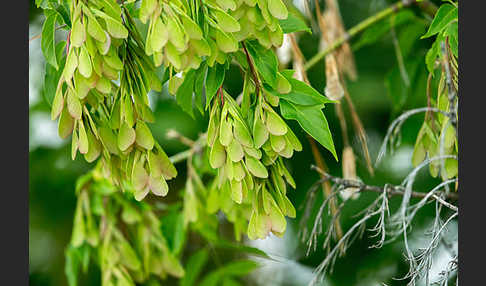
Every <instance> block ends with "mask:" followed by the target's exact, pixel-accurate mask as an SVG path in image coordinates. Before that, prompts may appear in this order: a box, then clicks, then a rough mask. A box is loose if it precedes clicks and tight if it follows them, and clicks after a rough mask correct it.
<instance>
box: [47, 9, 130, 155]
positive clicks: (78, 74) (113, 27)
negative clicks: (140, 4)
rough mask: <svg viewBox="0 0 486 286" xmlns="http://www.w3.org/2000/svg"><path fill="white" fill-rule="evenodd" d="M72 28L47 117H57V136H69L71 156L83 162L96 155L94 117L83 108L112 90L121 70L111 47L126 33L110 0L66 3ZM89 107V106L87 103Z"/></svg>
mask: <svg viewBox="0 0 486 286" xmlns="http://www.w3.org/2000/svg"><path fill="white" fill-rule="evenodd" d="M71 15H72V18H71V22H72V29H71V32H70V36H69V38H68V42H67V58H66V64H65V66H64V70H63V72H62V76H61V78H60V80H59V83H58V86H57V90H56V94H55V96H54V100H53V103H52V109H51V118H52V119H56V118H57V117H59V116H60V119H59V135H60V137H61V138H66V137H68V136H69V135H70V134H71V133H72V134H73V136H72V149H73V152H72V153H73V158H74V157H75V154H76V153H77V150H79V152H80V153H82V154H83V155H84V157H85V159H86V161H88V162H92V161H94V160H95V159H96V158H98V156H99V155H100V153H101V150H102V146H101V144H100V142H99V138H98V132H97V128H96V124H95V122H94V118H92V117H91V115H90V113H89V111H88V109H87V107H88V106H92V107H94V108H97V107H98V106H99V105H100V103H101V102H103V100H104V99H105V98H106V97H108V96H109V94H110V92H111V91H112V89H113V88H114V87H113V83H112V82H111V80H117V79H118V74H119V71H120V70H122V69H123V64H122V61H121V60H120V58H119V56H118V52H117V49H118V47H119V46H120V45H121V44H122V39H125V38H127V36H128V31H127V29H126V28H125V27H124V25H123V24H122V23H121V16H120V15H121V10H120V7H119V6H118V5H117V4H116V2H115V1H111V0H105V1H97V2H96V3H92V5H90V6H87V5H86V4H84V3H83V2H82V1H72V2H71ZM87 104H89V105H87Z"/></svg>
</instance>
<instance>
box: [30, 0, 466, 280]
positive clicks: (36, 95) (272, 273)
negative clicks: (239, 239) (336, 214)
mask: <svg viewBox="0 0 486 286" xmlns="http://www.w3.org/2000/svg"><path fill="white" fill-rule="evenodd" d="M311 2H312V1H311ZM294 3H296V6H297V7H303V2H301V1H294ZM390 3H391V1H390V2H387V1H384V0H371V1H369V0H366V1H354V0H341V1H339V4H340V9H341V14H342V17H343V21H344V24H345V26H346V27H347V28H349V27H352V26H353V25H355V24H356V23H358V22H359V21H361V20H363V19H365V18H366V17H368V16H370V15H372V14H374V13H376V12H377V11H379V10H381V9H383V8H384V7H387V6H388V5H390ZM321 5H322V4H321ZM409 11H411V13H412V14H414V15H415V16H416V17H418V18H420V19H422V21H423V23H418V24H417V22H414V21H412V22H410V23H409V24H407V25H402V26H399V27H397V28H396V33H397V38H398V41H399V44H400V47H401V50H402V53H403V56H404V59H405V62H406V63H407V64H406V67H407V71H408V73H409V76H410V82H411V86H410V87H409V88H407V87H406V86H405V84H404V83H403V81H402V80H401V78H400V75H399V73H398V72H397V71H398V70H397V57H396V54H395V51H394V47H393V42H392V37H391V33H390V32H386V33H385V34H384V35H383V37H381V38H380V39H379V40H378V41H376V42H374V43H372V44H370V45H366V46H363V47H361V48H359V49H357V50H356V51H355V53H354V56H355V60H356V66H357V69H358V80H357V81H356V82H348V88H349V92H350V95H351V97H352V99H353V101H354V104H355V106H356V108H357V112H358V114H359V116H360V118H361V120H362V122H363V124H364V127H365V129H366V132H367V135H368V140H369V141H368V143H369V149H370V154H371V157H372V160H373V161H374V160H375V159H376V156H377V153H378V149H379V148H380V145H381V143H382V141H383V138H384V135H385V132H386V130H387V128H388V125H389V124H390V122H391V121H392V120H393V118H395V117H396V116H397V114H399V112H400V110H403V109H410V108H413V107H421V106H425V105H426V99H425V83H426V79H427V74H426V68H425V62H424V61H425V60H424V56H425V52H426V51H427V48H428V47H430V44H431V42H430V41H428V40H420V39H419V38H420V36H421V34H423V33H424V32H425V29H426V26H425V25H426V24H427V20H426V19H425V18H424V17H423V15H422V14H421V13H420V12H419V11H418V10H416V8H413V9H409ZM43 20H44V15H43V13H42V11H41V10H39V9H37V8H36V7H35V4H34V1H33V0H32V1H31V4H30V11H29V38H31V37H33V36H35V35H37V34H39V33H40V31H41V28H42V23H43ZM413 23H415V24H413ZM56 37H57V39H61V38H62V37H65V32H64V31H62V30H60V31H58V34H56ZM359 41H360V37H359V36H358V37H357V38H356V39H353V41H352V43H353V44H356V43H357V42H359ZM299 42H300V47H301V49H302V51H303V53H304V56H305V57H306V58H307V59H309V58H310V57H312V55H313V54H315V53H316V52H317V50H318V46H319V44H318V43H319V37H318V36H317V35H316V34H313V35H310V34H301V35H300V40H299ZM44 68H45V61H44V59H43V56H42V53H41V49H40V39H35V40H32V41H30V42H29V123H30V124H29V154H30V158H29V176H30V180H29V278H30V284H31V285H67V280H66V278H65V275H64V249H65V247H66V245H67V244H68V242H69V240H70V235H71V228H72V222H73V213H74V209H75V202H76V197H75V195H74V183H75V180H76V178H77V177H79V176H80V175H82V174H84V173H85V172H86V171H88V170H89V169H90V168H91V167H92V166H91V165H90V164H88V163H86V162H85V161H84V160H83V159H82V158H81V156H78V157H77V158H76V160H74V161H72V160H71V159H70V157H71V156H70V140H61V139H60V138H59V137H58V135H57V124H56V122H54V121H51V120H50V115H49V106H48V104H47V103H46V101H45V100H44V94H43V81H44ZM324 74H325V73H324V63H323V61H321V62H320V63H318V64H317V65H315V66H314V67H313V68H311V69H310V70H309V74H308V75H309V80H310V82H311V84H312V86H313V87H314V88H316V89H317V90H319V91H321V92H323V90H324V86H325V77H324ZM225 87H226V89H227V90H228V91H229V92H230V93H231V94H232V95H234V96H235V95H237V94H238V93H239V92H240V90H241V88H242V80H241V74H240V72H239V70H238V68H237V67H235V66H233V67H232V69H231V70H230V72H229V75H228V76H227V78H226V80H225ZM151 103H152V106H153V108H154V111H155V114H156V123H155V124H152V125H151V126H150V127H151V129H152V132H153V134H154V136H155V137H156V138H157V140H158V141H159V142H160V143H161V146H162V147H163V148H164V149H165V150H166V152H167V153H168V154H169V155H173V154H175V153H177V152H180V151H182V150H184V149H185V147H184V146H183V145H182V144H180V143H179V142H177V141H176V140H169V139H167V138H165V133H166V131H167V130H168V129H169V128H173V129H175V130H177V131H178V132H180V133H181V134H183V135H185V136H187V137H189V138H193V139H195V138H197V135H198V134H199V133H201V132H204V131H205V128H206V126H207V115H206V116H205V117H199V118H197V119H196V120H192V119H191V118H190V117H189V116H188V115H186V114H185V113H184V112H183V111H182V110H181V109H180V108H179V107H178V106H177V105H176V103H175V100H174V98H173V97H172V96H170V95H168V94H167V91H166V89H164V91H163V92H162V93H161V94H151ZM344 110H345V113H346V114H347V115H348V116H347V122H348V129H349V135H350V138H351V141H352V145H353V149H354V151H355V154H356V156H357V169H358V176H359V177H360V178H361V179H362V180H363V181H364V182H366V183H368V184H374V185H380V186H382V185H384V184H385V183H392V184H400V183H401V181H402V180H403V179H404V177H405V176H406V174H407V173H408V172H409V171H410V170H411V169H412V166H411V161H410V157H411V153H412V150H413V144H414V141H415V138H416V135H417V132H418V130H419V128H420V126H421V123H422V121H423V115H417V116H415V117H412V118H411V119H410V120H409V121H407V123H406V124H405V125H404V126H403V129H402V133H401V134H402V138H401V145H400V147H398V148H397V149H395V152H394V153H393V154H390V153H387V156H386V158H385V160H384V161H383V162H382V163H381V164H380V165H379V166H377V168H376V170H375V176H374V177H370V176H369V174H368V173H367V171H366V168H365V165H364V160H363V156H362V154H361V151H360V150H361V149H360V147H359V143H358V139H357V137H356V135H355V133H354V130H353V128H352V125H351V120H350V117H349V112H348V109H347V106H346V105H344ZM324 113H325V115H326V117H327V120H328V122H329V126H330V128H331V131H332V133H333V137H334V142H335V145H336V150H338V154H340V153H341V151H342V138H341V130H340V128H339V122H338V121H337V117H336V115H335V113H334V108H333V107H332V106H328V107H326V109H324ZM289 124H290V127H291V128H292V129H293V130H294V132H295V133H296V134H297V136H298V137H299V138H300V139H301V142H302V143H303V146H304V150H303V151H302V152H298V153H296V154H294V157H293V158H292V160H291V162H289V163H290V164H289V166H290V171H291V173H292V174H293V176H294V178H295V180H296V183H297V189H296V190H295V191H291V193H290V199H291V201H292V202H293V203H294V205H295V206H296V208H298V207H299V206H300V205H302V204H303V202H304V200H305V194H306V193H307V191H308V189H309V187H310V186H311V185H312V184H313V183H314V182H315V181H316V180H317V179H318V176H317V174H316V173H314V172H312V171H311V170H310V165H311V164H312V163H313V160H312V154H311V152H310V146H309V145H308V142H307V140H306V138H305V134H304V132H303V131H302V130H301V129H300V127H299V126H298V125H297V124H296V122H289ZM321 153H322V154H323V155H324V158H325V161H326V163H327V164H328V166H329V168H330V173H331V174H333V175H336V176H341V166H340V163H338V162H336V161H334V159H333V158H332V156H331V154H330V153H329V152H327V151H326V150H324V148H321ZM339 157H340V155H339ZM176 167H177V168H178V169H181V170H182V171H181V172H180V174H181V175H179V176H178V177H177V179H176V180H175V181H174V182H172V183H171V184H172V185H171V188H172V189H173V186H180V185H182V184H183V182H184V180H185V178H184V173H183V169H184V163H180V164H178V165H177V166H176ZM437 182H438V181H437V180H436V179H433V178H431V177H430V176H429V174H428V171H427V170H424V171H422V172H421V173H420V174H419V177H418V179H417V182H416V183H415V184H414V189H415V190H417V191H427V190H428V189H430V188H431V187H432V186H434V185H435V184H437ZM375 197H376V194H373V193H364V194H362V195H361V196H360V197H359V199H357V200H354V201H350V202H349V203H348V204H347V205H346V207H345V208H344V210H343V214H342V218H341V222H342V225H343V228H344V229H345V230H346V229H347V228H349V227H350V226H351V225H352V224H353V222H354V221H355V219H353V218H352V217H351V216H352V215H354V214H356V213H357V212H359V211H360V210H362V209H363V208H364V207H366V205H367V204H369V203H370V202H371V201H372V200H373V199H374V198H375ZM399 200H400V198H394V199H392V207H393V206H396V205H397V203H399ZM316 201H317V203H316V205H315V208H318V207H319V205H318V203H319V202H321V201H322V195H321V196H320V197H317V199H316ZM433 211H434V209H433V206H432V205H430V206H428V207H426V208H424V209H423V210H422V211H420V212H419V214H418V216H417V218H416V219H415V223H414V225H413V231H412V234H411V238H410V240H411V244H412V245H417V246H418V245H420V244H421V243H423V239H424V236H423V235H424V232H425V229H426V227H427V226H428V225H429V224H430V219H431V218H432V214H433ZM301 215H302V213H301V212H298V214H297V218H296V219H290V220H288V222H289V225H288V228H287V232H286V234H285V236H284V238H281V239H279V238H276V237H273V236H272V237H270V238H268V239H265V240H259V241H253V242H247V243H249V244H251V245H253V246H255V247H259V248H261V249H262V250H264V251H266V252H268V253H270V254H274V255H276V256H278V257H280V258H282V261H281V262H270V261H261V262H262V264H263V266H262V267H261V268H260V269H259V270H257V271H256V272H255V273H254V274H253V275H251V277H250V278H249V279H248V280H247V282H248V285H306V284H307V283H308V281H309V280H310V279H311V278H312V270H313V269H314V268H315V267H316V266H317V265H318V264H319V263H320V262H321V261H322V259H323V258H324V255H325V253H324V252H323V251H322V249H320V248H319V247H318V249H317V251H316V252H314V253H312V254H311V255H310V256H309V257H305V250H306V247H305V244H304V243H302V242H301V241H300V238H299V237H298V236H297V232H298V230H299V229H298V228H299V219H300V216H301ZM372 223H373V221H371V223H370V224H369V225H368V228H370V227H372V226H373V224H372ZM455 229H457V226H456V225H452V226H451V227H450V230H451V231H450V233H451V235H457V231H455ZM374 241H375V240H373V239H370V238H368V237H367V235H364V236H363V238H362V239H361V240H357V241H356V242H355V243H354V244H353V245H352V246H351V248H350V249H349V250H348V251H347V254H346V256H345V257H343V258H340V259H338V260H337V262H336V265H335V268H334V272H333V273H332V274H331V275H329V276H328V279H327V282H328V283H329V285H382V284H381V283H380V282H385V283H386V284H387V285H404V284H405V282H404V281H400V280H398V281H397V280H393V279H392V277H400V276H403V275H404V274H406V272H407V270H408V268H407V267H408V265H407V263H406V261H405V259H404V256H403V255H402V250H403V249H402V244H401V241H400V240H398V241H396V242H394V243H392V244H389V245H386V246H384V247H383V248H382V249H378V250H376V249H370V248H369V246H370V245H372V244H373V243H374ZM320 242H321V243H322V238H321V240H320ZM448 255H450V254H448V252H446V251H445V250H444V249H442V248H439V251H438V253H437V260H436V262H435V263H434V265H433V271H432V277H437V276H434V275H437V271H438V270H437V269H440V267H443V265H444V263H446V262H447V261H448V260H447V259H448V258H449V256H448ZM434 269H435V270H434ZM434 271H435V272H434ZM80 282H81V283H80V284H81V285H98V284H99V273H98V272H97V270H96V267H93V266H91V268H90V270H89V273H88V275H83V276H82V279H81V281H80Z"/></svg>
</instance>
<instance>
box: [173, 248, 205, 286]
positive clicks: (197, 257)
mask: <svg viewBox="0 0 486 286" xmlns="http://www.w3.org/2000/svg"><path fill="white" fill-rule="evenodd" d="M208 256H209V252H208V250H207V249H204V248H203V249H201V250H199V251H197V252H196V253H194V254H193V255H191V257H190V258H189V260H188V261H187V265H186V269H190V271H187V272H186V275H184V277H183V278H182V279H181V280H180V283H179V285H180V286H191V285H196V284H195V283H196V279H197V278H198V276H199V274H200V273H201V271H202V269H203V267H204V265H205V264H206V262H207V260H208Z"/></svg>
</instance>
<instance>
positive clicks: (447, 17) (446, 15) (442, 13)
mask: <svg viewBox="0 0 486 286" xmlns="http://www.w3.org/2000/svg"><path fill="white" fill-rule="evenodd" d="M457 16H458V13H457V7H455V6H454V5H451V4H443V5H442V6H440V8H439V10H438V11H437V13H436V14H435V17H434V20H432V23H431V24H430V27H429V30H428V31H427V33H425V35H423V36H422V39H424V38H428V37H431V36H433V35H435V34H437V33H439V32H441V31H442V30H444V29H445V28H446V27H447V25H449V23H451V22H452V21H454V20H457Z"/></svg>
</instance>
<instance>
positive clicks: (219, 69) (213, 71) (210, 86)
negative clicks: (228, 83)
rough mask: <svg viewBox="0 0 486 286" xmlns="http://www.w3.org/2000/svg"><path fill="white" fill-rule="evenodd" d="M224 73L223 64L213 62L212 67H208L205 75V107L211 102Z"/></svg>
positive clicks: (221, 82)
mask: <svg viewBox="0 0 486 286" xmlns="http://www.w3.org/2000/svg"><path fill="white" fill-rule="evenodd" d="M224 75H225V69H224V65H220V64H215V65H214V66H213V67H212V68H208V75H207V77H206V109H208V107H209V105H210V104H211V100H212V99H213V97H214V96H215V95H216V92H217V91H218V88H219V87H220V86H221V85H222V84H223V81H224Z"/></svg>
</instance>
